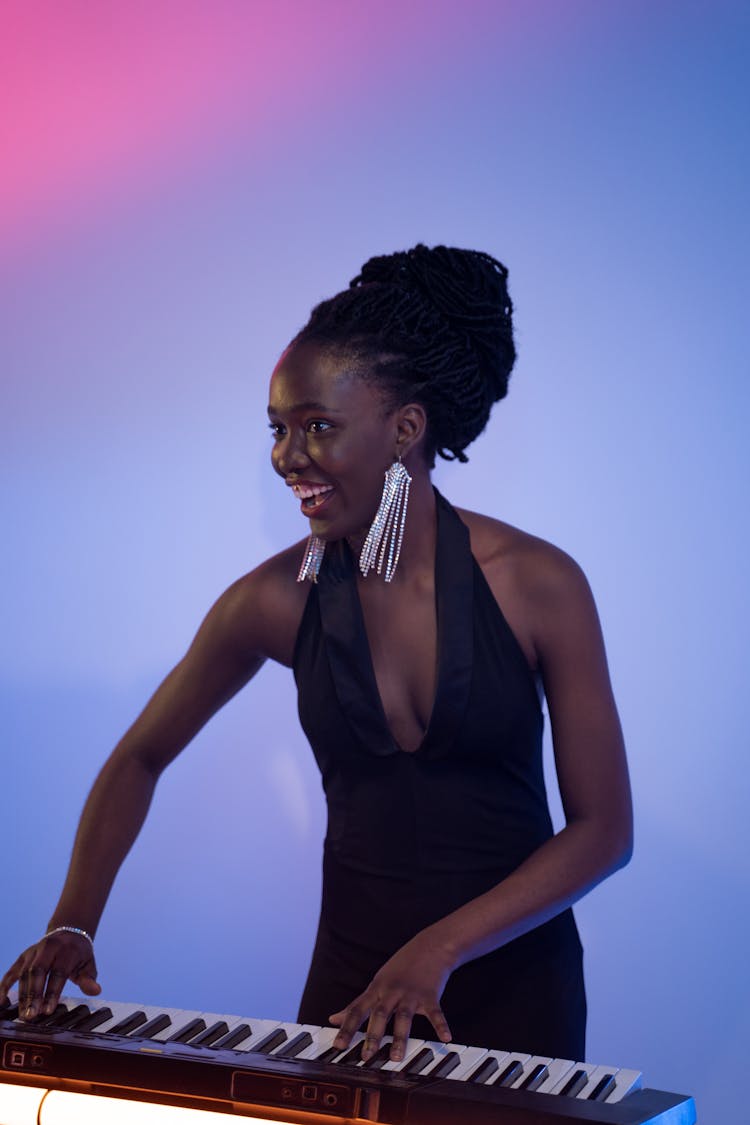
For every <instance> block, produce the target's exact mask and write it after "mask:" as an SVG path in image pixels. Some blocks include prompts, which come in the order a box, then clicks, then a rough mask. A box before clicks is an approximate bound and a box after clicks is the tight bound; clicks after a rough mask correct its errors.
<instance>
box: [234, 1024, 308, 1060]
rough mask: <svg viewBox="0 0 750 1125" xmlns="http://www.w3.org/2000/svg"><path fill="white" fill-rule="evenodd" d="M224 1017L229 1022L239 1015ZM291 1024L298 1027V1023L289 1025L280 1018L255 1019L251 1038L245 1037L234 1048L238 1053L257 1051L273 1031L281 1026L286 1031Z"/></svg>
mask: <svg viewBox="0 0 750 1125" xmlns="http://www.w3.org/2000/svg"><path fill="white" fill-rule="evenodd" d="M224 1018H225V1019H226V1021H227V1023H229V1021H230V1020H231V1019H233V1018H234V1019H237V1018H239V1017H236V1016H235V1017H232V1016H225V1017H224ZM230 1026H231V1025H230ZM290 1026H294V1027H295V1028H296V1024H295V1025H289V1024H285V1023H281V1022H280V1021H279V1020H253V1021H252V1034H251V1035H250V1038H249V1039H244V1040H243V1041H242V1042H241V1043H238V1044H237V1046H236V1047H233V1048H232V1049H233V1050H234V1051H237V1053H238V1054H244V1053H246V1052H250V1051H256V1050H257V1049H258V1045H259V1044H260V1043H262V1042H263V1040H264V1039H265V1038H266V1037H267V1036H268V1035H270V1034H271V1033H272V1032H274V1031H277V1030H278V1029H279V1028H283V1030H284V1031H285V1032H286V1031H287V1030H288V1028H289V1027H290Z"/></svg>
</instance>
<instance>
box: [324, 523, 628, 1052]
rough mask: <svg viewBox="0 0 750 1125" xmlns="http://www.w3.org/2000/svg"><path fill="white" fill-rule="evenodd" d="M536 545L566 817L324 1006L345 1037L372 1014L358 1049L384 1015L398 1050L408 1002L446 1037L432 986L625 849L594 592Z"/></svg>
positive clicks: (621, 789)
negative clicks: (337, 1008) (365, 982)
mask: <svg viewBox="0 0 750 1125" xmlns="http://www.w3.org/2000/svg"><path fill="white" fill-rule="evenodd" d="M534 556H535V557H534V560H533V565H532V566H531V567H528V568H527V570H526V578H525V580H524V616H525V617H526V619H527V621H528V626H529V636H530V638H531V640H532V642H533V647H534V650H535V652H536V656H537V659H538V663H539V669H540V672H541V675H542V680H543V683H544V690H545V694H546V697H547V703H548V707H549V714H550V721H551V726H552V737H553V744H554V752H555V763H556V768H557V776H558V783H559V787H560V794H561V798H562V803H563V809H564V812H565V820H566V824H565V827H564V828H563V829H562V830H561V831H560V832H558V833H557V835H555V836H553V837H552V838H551V839H549V840H547V841H546V842H545V843H544V844H543V845H542V846H541V847H540V848H538V849H537V850H536V851H535V852H533V853H532V854H531V855H530V856H529V857H528V858H527V859H526V860H525V861H524V862H523V863H522V864H521V865H520V866H519V867H518V868H517V869H516V870H515V871H514V872H513V873H512V874H510V875H509V876H508V877H507V878H505V879H504V880H503V881H502V882H501V883H499V884H498V885H497V886H495V887H493V888H492V890H490V891H488V892H487V893H486V894H483V895H481V896H480V897H479V898H476V899H472V900H471V901H470V902H468V903H466V904H465V905H464V906H462V907H460V908H459V909H458V910H456V911H454V912H453V913H452V914H450V915H448V916H447V917H445V918H443V919H441V920H440V921H439V922H436V923H435V924H434V925H432V926H429V927H427V929H425V930H422V931H421V932H420V933H418V934H417V935H416V936H415V937H414V938H412V940H411V941H410V942H408V943H407V944H406V945H405V946H403V947H402V948H401V949H400V950H398V952H397V953H396V954H394V956H393V957H391V958H390V960H389V961H387V962H386V964H385V965H383V967H382V968H381V969H380V970H379V972H378V973H377V974H376V975H375V977H374V978H373V980H372V982H371V984H370V985H369V987H368V988H367V989H366V991H365V992H363V993H362V994H361V995H360V996H358V997H357V998H356V1000H354V1001H353V1003H352V1004H350V1005H349V1006H348V1007H347V1008H346V1009H344V1010H343V1011H342V1012H339V1013H336V1014H335V1016H333V1017H332V1022H333V1023H337V1024H340V1026H341V1030H340V1032H339V1035H338V1036H337V1038H336V1041H335V1042H336V1045H339V1044H340V1045H341V1046H342V1047H346V1046H347V1045H348V1043H349V1042H350V1040H351V1037H352V1035H353V1033H354V1032H355V1031H356V1030H357V1029H358V1027H359V1026H360V1024H361V1023H362V1021H363V1020H364V1019H365V1018H367V1016H368V1015H369V1020H368V1026H367V1036H366V1043H365V1047H364V1050H363V1057H364V1058H368V1057H370V1056H371V1055H372V1054H374V1053H375V1051H376V1050H377V1047H378V1044H379V1043H380V1040H381V1038H382V1036H383V1033H384V1030H385V1026H386V1023H387V1021H388V1019H389V1018H390V1017H391V1016H393V1017H394V1039H393V1046H392V1050H391V1058H394V1059H397V1058H401V1057H403V1051H404V1046H405V1041H406V1039H407V1038H408V1035H409V1030H410V1028H411V1022H412V1019H413V1017H414V1015H415V1014H417V1013H420V1014H422V1015H425V1016H427V1018H428V1019H429V1020H430V1021H431V1022H432V1025H433V1026H434V1028H435V1031H436V1032H437V1035H438V1037H439V1038H440V1039H441V1040H443V1041H444V1042H447V1041H449V1040H450V1037H451V1036H450V1029H449V1028H448V1024H447V1022H446V1019H445V1016H444V1014H443V1012H442V1009H441V1007H440V996H441V994H442V991H443V989H444V987H445V984H446V981H447V979H448V977H449V976H450V974H451V972H452V971H453V970H454V969H456V968H458V966H459V965H462V964H464V962H466V961H471V960H473V959H474V958H476V957H481V956H482V955H483V954H485V953H489V952H490V951H491V950H493V949H497V948H498V947H499V946H501V945H505V944H506V943H507V942H509V941H512V940H513V939H514V938H516V937H519V936H520V935H521V934H524V933H526V932H528V931H529V930H531V929H534V928H535V927H536V926H539V925H541V924H542V923H543V922H546V921H548V920H549V919H550V918H552V917H554V915H556V914H558V913H560V911H562V910H564V909H565V908H566V907H568V906H570V905H571V904H572V903H574V902H575V901H576V900H577V899H579V898H581V896H582V895H584V894H585V893H586V892H587V891H589V890H590V889H591V888H592V887H593V886H595V885H596V884H597V883H598V882H600V881H601V880H602V879H604V878H605V877H606V876H607V875H609V874H611V873H612V872H613V871H615V870H617V868H619V867H622V866H623V865H624V864H625V863H627V861H628V859H629V858H630V854H631V851H632V808H631V799H630V785H629V781H628V772H627V764H626V761H625V750H624V745H623V738H622V732H621V729H620V722H619V719H618V716H617V709H616V707H615V702H614V698H613V694H612V688H611V685H610V680H609V673H608V669H607V660H606V655H605V651H604V643H603V640H602V634H601V628H600V625H599V618H598V615H597V612H596V606H595V605H594V599H593V597H592V595H591V591H590V589H589V586H588V583H587V581H586V578H585V576H584V574H583V573H582V571H581V570H580V568H579V567H578V566H577V565H576V563H574V562H573V560H572V559H570V558H569V557H568V556H567V555H564V554H563V553H562V552H560V551H557V550H556V549H555V548H552V547H549V546H548V545H546V544H545V545H544V549H541V548H540V549H539V551H538V552H534Z"/></svg>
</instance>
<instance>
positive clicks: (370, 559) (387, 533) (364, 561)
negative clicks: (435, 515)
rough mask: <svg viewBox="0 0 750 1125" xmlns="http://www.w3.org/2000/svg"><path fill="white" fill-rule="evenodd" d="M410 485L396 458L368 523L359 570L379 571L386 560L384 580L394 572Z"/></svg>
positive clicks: (367, 571)
mask: <svg viewBox="0 0 750 1125" xmlns="http://www.w3.org/2000/svg"><path fill="white" fill-rule="evenodd" d="M410 484H411V477H410V476H409V474H408V472H407V471H406V469H405V468H404V466H403V465H402V464H401V458H400V457H399V459H398V461H394V462H393V464H392V465H391V467H390V468H389V469H388V471H387V472H386V474H385V483H384V485H383V495H382V496H381V497H380V507H379V508H378V511H377V515H376V516H375V519H374V520H373V521H372V524H371V525H370V530H369V531H368V532H367V538H366V539H365V541H364V544H363V546H362V551H361V553H360V556H359V569H360V570H361V572H362V574H364V575H365V576H366V575H367V574H369V572H370V571H371V570H376V571H377V572H378V574H382V572H383V563H385V576H384V577H385V580H386V582H390V580H391V579H392V578H393V575H394V574H395V573H396V567H397V566H398V560H399V557H400V555H401V543H402V542H403V538H404V525H405V523H406V507H407V504H408V503H409V485H410Z"/></svg>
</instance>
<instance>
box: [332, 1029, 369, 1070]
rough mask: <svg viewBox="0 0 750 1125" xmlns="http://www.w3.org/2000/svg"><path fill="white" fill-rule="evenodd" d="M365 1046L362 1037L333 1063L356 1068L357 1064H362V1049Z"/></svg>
mask: <svg viewBox="0 0 750 1125" xmlns="http://www.w3.org/2000/svg"><path fill="white" fill-rule="evenodd" d="M364 1045H365V1037H364V1035H363V1036H362V1038H361V1039H360V1040H358V1042H356V1043H355V1044H354V1045H353V1046H351V1047H349V1048H348V1049H347V1050H346V1051H345V1052H344V1054H343V1055H342V1056H341V1057H340V1058H338V1059H336V1060H335V1061H336V1062H337V1063H338V1064H339V1065H340V1066H356V1065H357V1063H361V1062H362V1048H363V1047H364Z"/></svg>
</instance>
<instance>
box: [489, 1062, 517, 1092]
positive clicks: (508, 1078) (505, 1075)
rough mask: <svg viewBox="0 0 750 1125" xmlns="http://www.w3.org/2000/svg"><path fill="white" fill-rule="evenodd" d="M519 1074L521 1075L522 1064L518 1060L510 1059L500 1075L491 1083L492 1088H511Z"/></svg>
mask: <svg viewBox="0 0 750 1125" xmlns="http://www.w3.org/2000/svg"><path fill="white" fill-rule="evenodd" d="M521 1074H523V1063H522V1062H521V1060H520V1059H511V1060H510V1062H509V1063H508V1065H507V1066H506V1068H505V1070H504V1071H503V1072H502V1074H500V1075H498V1078H497V1080H496V1081H495V1082H493V1086H512V1085H513V1083H514V1082H515V1080H516V1079H517V1078H518V1077H519V1075H521Z"/></svg>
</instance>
